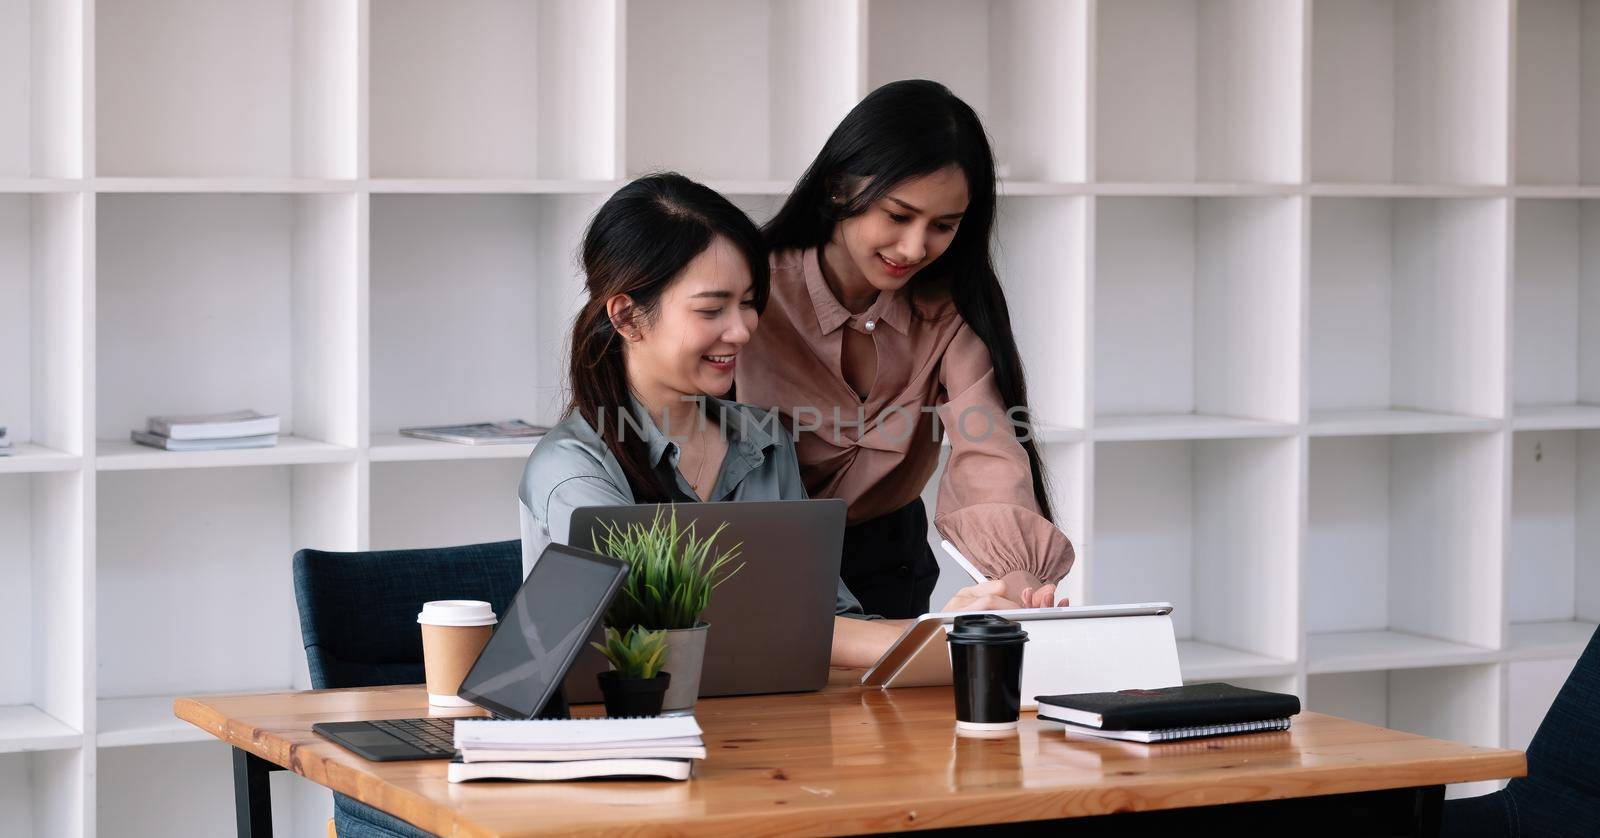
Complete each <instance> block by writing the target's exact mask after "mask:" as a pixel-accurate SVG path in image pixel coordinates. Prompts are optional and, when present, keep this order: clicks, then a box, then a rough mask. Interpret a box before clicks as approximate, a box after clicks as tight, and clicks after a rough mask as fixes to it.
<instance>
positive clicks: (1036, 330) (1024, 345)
mask: <svg viewBox="0 0 1600 838" xmlns="http://www.w3.org/2000/svg"><path fill="white" fill-rule="evenodd" d="M1087 215H1088V200H1087V199H1085V198H1005V199H1002V200H1001V201H1000V206H999V213H998V218H997V219H996V231H997V235H998V236H999V241H998V244H997V245H996V254H997V258H996V262H997V264H996V266H995V267H996V271H997V272H998V273H999V275H1000V282H1001V285H1002V286H1003V287H1004V289H1005V294H1006V301H1007V305H1008V307H1009V308H1010V311H1011V328H1012V332H1013V333H1014V334H1015V336H1016V340H1017V350H1018V351H1019V352H1020V353H1021V356H1022V364H1023V368H1024V371H1025V373H1026V375H1027V381H1028V401H1029V402H1030V405H1029V407H1031V408H1032V410H1033V418H1034V420H1035V421H1036V422H1037V423H1039V424H1041V425H1054V426H1059V427H1069V428H1081V427H1083V426H1084V421H1085V412H1086V411H1085V401H1086V386H1087V382H1086V381H1085V380H1084V376H1083V370H1084V369H1085V368H1086V367H1087V355H1088V352H1089V346H1088V341H1087V340H1086V339H1085V337H1086V335H1087V334H1088V331H1089V330H1088V325H1089V324H1088V319H1089V312H1088V277H1087V270H1088V265H1087V260H1086V259H1085V258H1084V256H1083V254H1085V253H1086V252H1087V247H1088V241H1087Z"/></svg>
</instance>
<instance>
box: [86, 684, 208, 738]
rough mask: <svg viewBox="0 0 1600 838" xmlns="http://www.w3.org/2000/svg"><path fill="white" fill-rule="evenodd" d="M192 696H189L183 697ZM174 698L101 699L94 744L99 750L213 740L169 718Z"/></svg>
mask: <svg viewBox="0 0 1600 838" xmlns="http://www.w3.org/2000/svg"><path fill="white" fill-rule="evenodd" d="M185 695H193V693H185ZM176 698H177V696H174V695H162V696H149V697H142V698H113V699H101V700H100V701H99V702H98V708H97V715H96V717H95V720H96V724H95V727H97V728H99V732H98V733H97V734H96V735H95V744H96V745H98V746H100V747H102V748H120V747H130V746H137V745H162V744H171V743H175V742H210V741H212V740H213V739H214V738H215V737H213V736H212V735H211V734H209V733H207V732H206V731H203V730H201V729H200V728H198V727H195V726H194V725H192V724H189V723H188V722H186V721H184V720H182V719H180V718H178V717H177V716H174V715H173V714H172V702H173V701H174V700H175V699H176Z"/></svg>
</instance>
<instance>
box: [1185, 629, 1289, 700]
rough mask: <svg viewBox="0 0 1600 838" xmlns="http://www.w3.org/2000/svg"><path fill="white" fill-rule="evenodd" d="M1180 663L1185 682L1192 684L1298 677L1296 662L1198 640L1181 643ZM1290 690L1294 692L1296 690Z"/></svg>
mask: <svg viewBox="0 0 1600 838" xmlns="http://www.w3.org/2000/svg"><path fill="white" fill-rule="evenodd" d="M1178 664H1179V666H1180V667H1181V668H1182V670H1183V680H1184V681H1186V682H1191V683H1192V682H1196V681H1228V682H1230V683H1236V682H1237V681H1238V679H1241V678H1276V677H1282V676H1292V675H1293V674H1294V661H1292V660H1277V659H1274V658H1270V657H1267V656H1265V655H1257V654H1253V653H1251V652H1242V651H1239V650H1238V649H1230V648H1228V647H1226V646H1218V645H1215V644H1212V643H1201V642H1198V641H1194V640H1181V641H1179V642H1178ZM1241 686H1243V685H1241ZM1288 691H1289V692H1293V690H1292V689H1291V690H1288Z"/></svg>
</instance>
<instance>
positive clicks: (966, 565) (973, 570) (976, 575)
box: [939, 538, 989, 585]
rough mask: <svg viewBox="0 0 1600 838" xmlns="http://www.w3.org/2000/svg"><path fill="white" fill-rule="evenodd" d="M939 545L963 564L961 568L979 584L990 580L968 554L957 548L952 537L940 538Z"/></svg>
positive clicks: (957, 562) (957, 561) (959, 563)
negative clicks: (952, 542)
mask: <svg viewBox="0 0 1600 838" xmlns="http://www.w3.org/2000/svg"><path fill="white" fill-rule="evenodd" d="M939 546H940V547H943V548H944V551H945V552H946V553H949V554H950V558H952V559H955V560H956V564H958V565H961V569H962V570H965V571H966V572H967V575H968V576H971V577H972V581H974V582H977V583H978V584H979V585H982V584H983V583H985V582H987V581H989V577H987V576H984V575H983V573H982V572H980V571H979V570H978V568H977V567H976V566H975V565H973V563H972V562H969V561H967V557H966V556H963V555H961V551H960V550H957V549H956V546H955V545H954V544H951V543H950V539H948V538H945V539H940V540H939Z"/></svg>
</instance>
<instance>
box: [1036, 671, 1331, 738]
mask: <svg viewBox="0 0 1600 838" xmlns="http://www.w3.org/2000/svg"><path fill="white" fill-rule="evenodd" d="M1037 700H1038V702H1039V710H1038V713H1039V718H1041V719H1044V720H1046V721H1053V722H1061V723H1062V724H1064V725H1066V726H1067V730H1068V731H1069V732H1076V733H1085V734H1088V735H1090V736H1100V737H1103V738H1107V739H1123V740H1128V741H1134V742H1164V741H1167V740H1172V739H1192V738H1195V737H1198V736H1225V735H1229V734H1235V733H1251V732H1255V731H1260V730H1284V729H1286V728H1288V727H1289V717H1290V716H1293V715H1295V714H1297V713H1299V712H1300V699H1299V698H1298V697H1296V696H1293V695H1286V694H1284V693H1274V692H1266V691H1263V690H1251V689H1246V688H1244V687H1236V686H1234V685H1232V684H1223V683H1209V684H1188V685H1185V686H1180V687H1162V688H1160V689H1136V690H1120V691H1117V692H1100V693H1073V694H1069V695H1041V696H1037Z"/></svg>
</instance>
